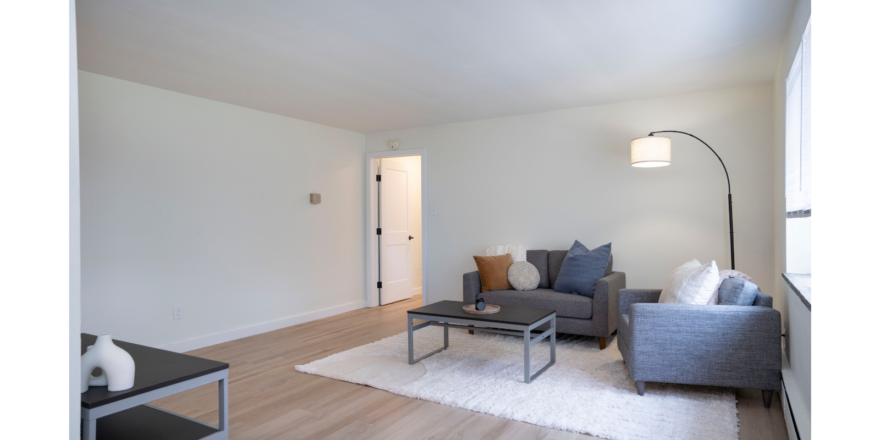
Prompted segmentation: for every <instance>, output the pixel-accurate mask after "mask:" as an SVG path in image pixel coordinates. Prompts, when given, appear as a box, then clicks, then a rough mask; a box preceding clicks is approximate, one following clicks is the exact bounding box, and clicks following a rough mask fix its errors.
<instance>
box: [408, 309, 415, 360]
mask: <svg viewBox="0 0 880 440" xmlns="http://www.w3.org/2000/svg"><path fill="white" fill-rule="evenodd" d="M407 321H408V323H407V329H408V330H407V334H408V335H409V364H410V365H414V364H415V361H414V360H413V355H414V354H413V328H412V327H413V325H412V318H410V317H407Z"/></svg>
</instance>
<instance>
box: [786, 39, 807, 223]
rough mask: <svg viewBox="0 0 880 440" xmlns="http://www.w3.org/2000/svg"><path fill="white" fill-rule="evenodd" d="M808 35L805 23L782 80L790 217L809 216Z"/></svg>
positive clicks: (787, 214)
mask: <svg viewBox="0 0 880 440" xmlns="http://www.w3.org/2000/svg"><path fill="white" fill-rule="evenodd" d="M810 34H811V32H810V23H809V22H808V23H807V28H806V30H805V31H804V36H803V38H802V39H801V44H800V47H798V51H797V55H796V56H795V58H794V62H793V63H792V65H791V70H790V71H789V74H788V78H787V79H786V80H785V86H786V97H785V211H786V217H789V218H793V217H809V216H810V215H811V214H812V203H811V195H812V179H811V178H810V177H811V176H810V170H811V168H812V166H811V159H812V157H811V154H810V145H811V133H810V123H811V120H810V113H811V111H810V103H811V101H810V98H811V96H810V76H811V70H810V61H811V59H810V58H811V56H810V51H811V50H810V49H811V47H810V46H811V41H810Z"/></svg>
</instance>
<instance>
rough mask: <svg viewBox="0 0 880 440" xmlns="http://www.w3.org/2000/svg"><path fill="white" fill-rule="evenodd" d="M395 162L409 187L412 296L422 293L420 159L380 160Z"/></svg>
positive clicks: (405, 157)
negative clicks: (401, 166)
mask: <svg viewBox="0 0 880 440" xmlns="http://www.w3.org/2000/svg"><path fill="white" fill-rule="evenodd" d="M387 162H397V163H399V164H401V165H403V166H405V167H406V169H407V176H408V177H407V180H408V182H407V185H408V186H409V218H410V228H411V229H412V236H413V237H414V238H413V239H412V241H411V247H412V282H413V295H420V294H421V293H422V158H421V156H404V157H393V158H387V159H382V163H387Z"/></svg>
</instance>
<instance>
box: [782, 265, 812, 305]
mask: <svg viewBox="0 0 880 440" xmlns="http://www.w3.org/2000/svg"><path fill="white" fill-rule="evenodd" d="M782 278H784V279H785V281H786V282H787V283H788V285H789V286H791V290H794V293H796V294H797V296H798V297H800V299H801V301H803V303H804V305H806V306H807V310H809V311H811V312H812V311H813V310H812V308H811V302H812V292H811V286H812V281H811V275H810V274H808V273H807V274H802V273H783V274H782Z"/></svg>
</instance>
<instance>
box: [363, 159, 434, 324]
mask: <svg viewBox="0 0 880 440" xmlns="http://www.w3.org/2000/svg"><path fill="white" fill-rule="evenodd" d="M367 165H368V168H369V174H368V181H369V188H370V191H369V194H368V196H369V203H368V208H367V212H368V216H369V217H368V218H369V219H370V221H369V222H368V230H367V233H368V237H370V245H369V246H368V253H369V258H368V267H369V269H370V270H369V274H368V277H367V278H368V280H367V282H368V286H367V292H368V293H369V295H368V296H369V303H370V306H372V307H375V306H383V305H387V304H391V303H395V302H398V301H402V300H406V299H410V298H412V297H414V296H418V295H421V296H422V303H423V304H427V295H426V293H427V292H426V290H427V289H426V286H427V282H426V277H425V276H424V267H425V265H424V263H425V255H426V254H427V249H426V240H425V236H426V233H425V232H426V227H425V225H426V221H425V218H424V215H425V211H426V210H425V204H424V203H423V197H424V194H425V193H426V191H425V188H424V183H425V178H424V177H425V176H424V169H425V168H426V167H425V155H424V150H401V151H393V152H382V153H368V154H367Z"/></svg>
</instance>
